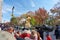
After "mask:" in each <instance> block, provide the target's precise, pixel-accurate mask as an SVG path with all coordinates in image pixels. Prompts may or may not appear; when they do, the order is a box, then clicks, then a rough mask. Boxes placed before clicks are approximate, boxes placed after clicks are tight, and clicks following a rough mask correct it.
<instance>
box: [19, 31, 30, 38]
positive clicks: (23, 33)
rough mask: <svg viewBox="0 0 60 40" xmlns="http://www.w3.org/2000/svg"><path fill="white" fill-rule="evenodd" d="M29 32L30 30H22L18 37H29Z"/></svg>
mask: <svg viewBox="0 0 60 40" xmlns="http://www.w3.org/2000/svg"><path fill="white" fill-rule="evenodd" d="M30 34H31V32H30V30H24V31H23V32H22V34H21V35H20V37H21V38H23V39H24V38H25V37H28V38H30Z"/></svg>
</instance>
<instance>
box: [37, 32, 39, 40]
mask: <svg viewBox="0 0 60 40" xmlns="http://www.w3.org/2000/svg"><path fill="white" fill-rule="evenodd" d="M37 36H38V38H37V40H40V34H39V32H37Z"/></svg>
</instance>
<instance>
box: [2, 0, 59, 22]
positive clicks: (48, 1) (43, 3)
mask: <svg viewBox="0 0 60 40" xmlns="http://www.w3.org/2000/svg"><path fill="white" fill-rule="evenodd" d="M58 1H59V0H3V6H2V13H3V22H4V20H5V21H10V18H11V13H12V10H11V9H12V7H13V6H14V7H15V9H14V15H15V16H20V15H22V14H24V13H26V12H28V11H35V10H38V9H39V8H43V7H44V8H45V9H46V10H47V11H49V10H50V9H51V8H53V7H54V4H56V3H57V2H58Z"/></svg>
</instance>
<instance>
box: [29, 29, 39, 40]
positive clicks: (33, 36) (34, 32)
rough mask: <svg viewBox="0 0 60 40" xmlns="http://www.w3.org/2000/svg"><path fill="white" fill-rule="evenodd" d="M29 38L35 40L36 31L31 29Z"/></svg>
mask: <svg viewBox="0 0 60 40" xmlns="http://www.w3.org/2000/svg"><path fill="white" fill-rule="evenodd" d="M30 38H31V39H32V40H37V39H38V36H37V32H36V31H35V30H32V32H31V37H30Z"/></svg>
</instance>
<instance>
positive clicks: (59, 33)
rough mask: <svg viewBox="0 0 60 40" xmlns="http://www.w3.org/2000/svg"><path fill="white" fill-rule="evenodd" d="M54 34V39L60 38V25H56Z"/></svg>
mask: <svg viewBox="0 0 60 40" xmlns="http://www.w3.org/2000/svg"><path fill="white" fill-rule="evenodd" d="M55 35H56V39H60V26H59V25H56V30H55Z"/></svg>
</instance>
